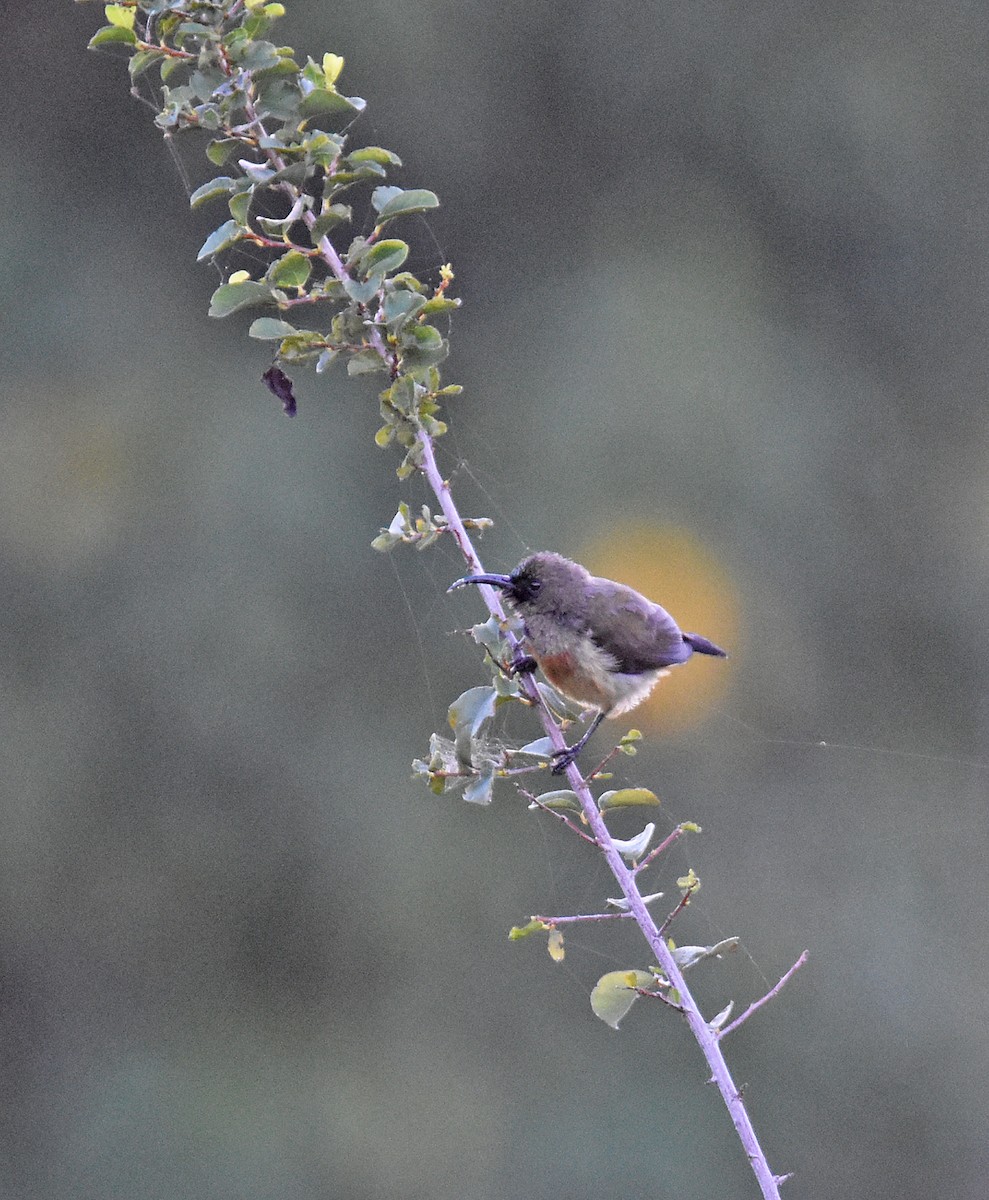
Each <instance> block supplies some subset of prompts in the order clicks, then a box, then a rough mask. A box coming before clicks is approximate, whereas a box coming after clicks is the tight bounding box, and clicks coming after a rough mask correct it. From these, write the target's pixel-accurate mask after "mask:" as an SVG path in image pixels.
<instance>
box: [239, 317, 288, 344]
mask: <svg viewBox="0 0 989 1200" xmlns="http://www.w3.org/2000/svg"><path fill="white" fill-rule="evenodd" d="M298 332H299V331H298V329H296V327H295V326H294V325H290V324H289V323H288V321H279V320H278V318H277V317H258V319H257V320H256V321H252V322H251V327H250V329H249V330H248V331H247V335H248V337H252V338H258V339H259V340H260V341H262V342H274V341H281V339H282V338H284V337H291V336H292V334H294V333H298Z"/></svg>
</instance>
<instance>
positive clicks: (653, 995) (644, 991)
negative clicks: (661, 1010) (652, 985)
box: [635, 988, 685, 1013]
mask: <svg viewBox="0 0 989 1200" xmlns="http://www.w3.org/2000/svg"><path fill="white" fill-rule="evenodd" d="M635 991H637V992H638V993H639V995H640V996H648V997H649V999H650V1000H662V1002H663V1003H664V1004H665V1005H666V1006H667V1007H668V1008H672V1009H675V1010H676V1011H677V1012H678V1013H682V1012H684V1011H685V1010H684V1007H683V1005H682V1004H676V1003H675V1002H674V1001H673V1000H671V999H670V998H669V996H665V995H664V994H663V993H662V992H653V991H651V990H650V989H649V988H636V989H635Z"/></svg>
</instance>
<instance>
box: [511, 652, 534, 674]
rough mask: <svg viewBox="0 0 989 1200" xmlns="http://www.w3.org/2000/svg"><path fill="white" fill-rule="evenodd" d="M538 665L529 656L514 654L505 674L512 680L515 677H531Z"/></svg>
mask: <svg viewBox="0 0 989 1200" xmlns="http://www.w3.org/2000/svg"><path fill="white" fill-rule="evenodd" d="M538 665H539V664H538V663H537V662H536V660H535V659H534V658H533V657H532V655H531V654H516V656H515V657H514V658H513V659H512V661H511V662H510V663H509V664H508V672H507V673H508V674H509V675H511V676H512V677H513V678H514V676H516V675H531V674H532V672H533V671H534V670H535V669H536V667H537V666H538Z"/></svg>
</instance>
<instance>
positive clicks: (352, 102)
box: [299, 87, 367, 121]
mask: <svg viewBox="0 0 989 1200" xmlns="http://www.w3.org/2000/svg"><path fill="white" fill-rule="evenodd" d="M366 107H367V105H366V104H365V102H364V101H363V100H361V98H360V97H359V96H341V95H340V93H339V92H338V91H336V90H334V91H332V92H331V91H330V90H329V88H325V87H314V88H313V90H312V91H311V92H310V93H309V95H308V96H304V97H303V98H302V100H301V101H300V103H299V116H300V117H302V118H303V119H304V120H311V119H312V118H314V117H317V118H320V119H323V118H326V117H337V118H339V117H343V118H345V119H346V120H347V121H349V120H351V119H352V118H353V117H355V116H356V115H357V114H358V113H359V112H363V111H364V109H365V108H366Z"/></svg>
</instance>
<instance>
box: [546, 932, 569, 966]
mask: <svg viewBox="0 0 989 1200" xmlns="http://www.w3.org/2000/svg"><path fill="white" fill-rule="evenodd" d="M546 949H547V951H548V952H549V956H550V958H551V959H552V960H553V962H557V963H559V962H563V959H564V958H565V957H566V951H565V950H564V948H563V930H562V929H551V930H550V931H549V938H548V939H547V941H546Z"/></svg>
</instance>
